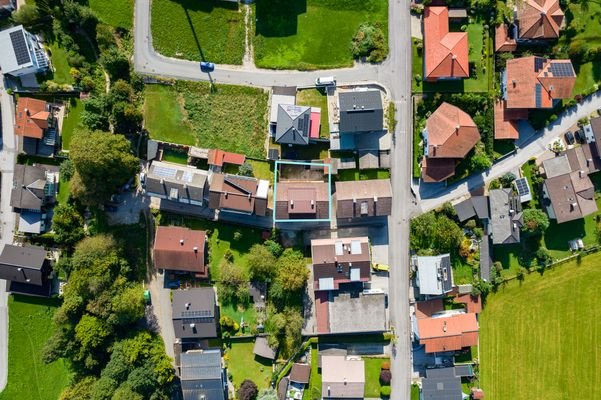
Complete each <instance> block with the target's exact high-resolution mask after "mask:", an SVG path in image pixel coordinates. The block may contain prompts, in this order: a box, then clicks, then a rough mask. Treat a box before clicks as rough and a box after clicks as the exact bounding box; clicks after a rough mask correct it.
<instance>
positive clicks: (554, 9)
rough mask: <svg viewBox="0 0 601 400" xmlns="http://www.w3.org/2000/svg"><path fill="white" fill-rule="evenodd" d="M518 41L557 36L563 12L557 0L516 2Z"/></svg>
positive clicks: (555, 37)
mask: <svg viewBox="0 0 601 400" xmlns="http://www.w3.org/2000/svg"><path fill="white" fill-rule="evenodd" d="M516 9H517V18H516V21H515V22H516V24H517V26H518V39H519V40H520V41H525V40H526V41H532V40H541V39H543V40H545V39H557V38H559V31H560V29H561V28H562V25H563V22H564V14H563V11H562V10H561V7H560V4H559V0H523V1H519V2H516Z"/></svg>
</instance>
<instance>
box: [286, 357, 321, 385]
mask: <svg viewBox="0 0 601 400" xmlns="http://www.w3.org/2000/svg"><path fill="white" fill-rule="evenodd" d="M314 361H317V360H314ZM309 376H311V366H310V365H308V364H299V363H294V364H293V365H292V370H291V371H290V381H291V382H298V383H309Z"/></svg>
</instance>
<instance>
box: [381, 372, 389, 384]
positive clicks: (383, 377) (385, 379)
mask: <svg viewBox="0 0 601 400" xmlns="http://www.w3.org/2000/svg"><path fill="white" fill-rule="evenodd" d="M391 380H392V373H391V372H390V370H388V369H383V370H382V371H380V382H381V383H382V384H383V385H390V381H391Z"/></svg>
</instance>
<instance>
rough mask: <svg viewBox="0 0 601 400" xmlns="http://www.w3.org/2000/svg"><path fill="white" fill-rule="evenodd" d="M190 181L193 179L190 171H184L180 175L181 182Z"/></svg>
mask: <svg viewBox="0 0 601 400" xmlns="http://www.w3.org/2000/svg"><path fill="white" fill-rule="evenodd" d="M192 179H194V174H193V173H192V172H190V171H184V174H183V175H182V181H184V182H192Z"/></svg>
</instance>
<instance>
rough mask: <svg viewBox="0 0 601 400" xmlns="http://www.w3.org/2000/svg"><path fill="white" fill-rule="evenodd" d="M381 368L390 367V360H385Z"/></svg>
mask: <svg viewBox="0 0 601 400" xmlns="http://www.w3.org/2000/svg"><path fill="white" fill-rule="evenodd" d="M380 368H381V369H390V361H384V362H383V363H382V366H381V367H380Z"/></svg>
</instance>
